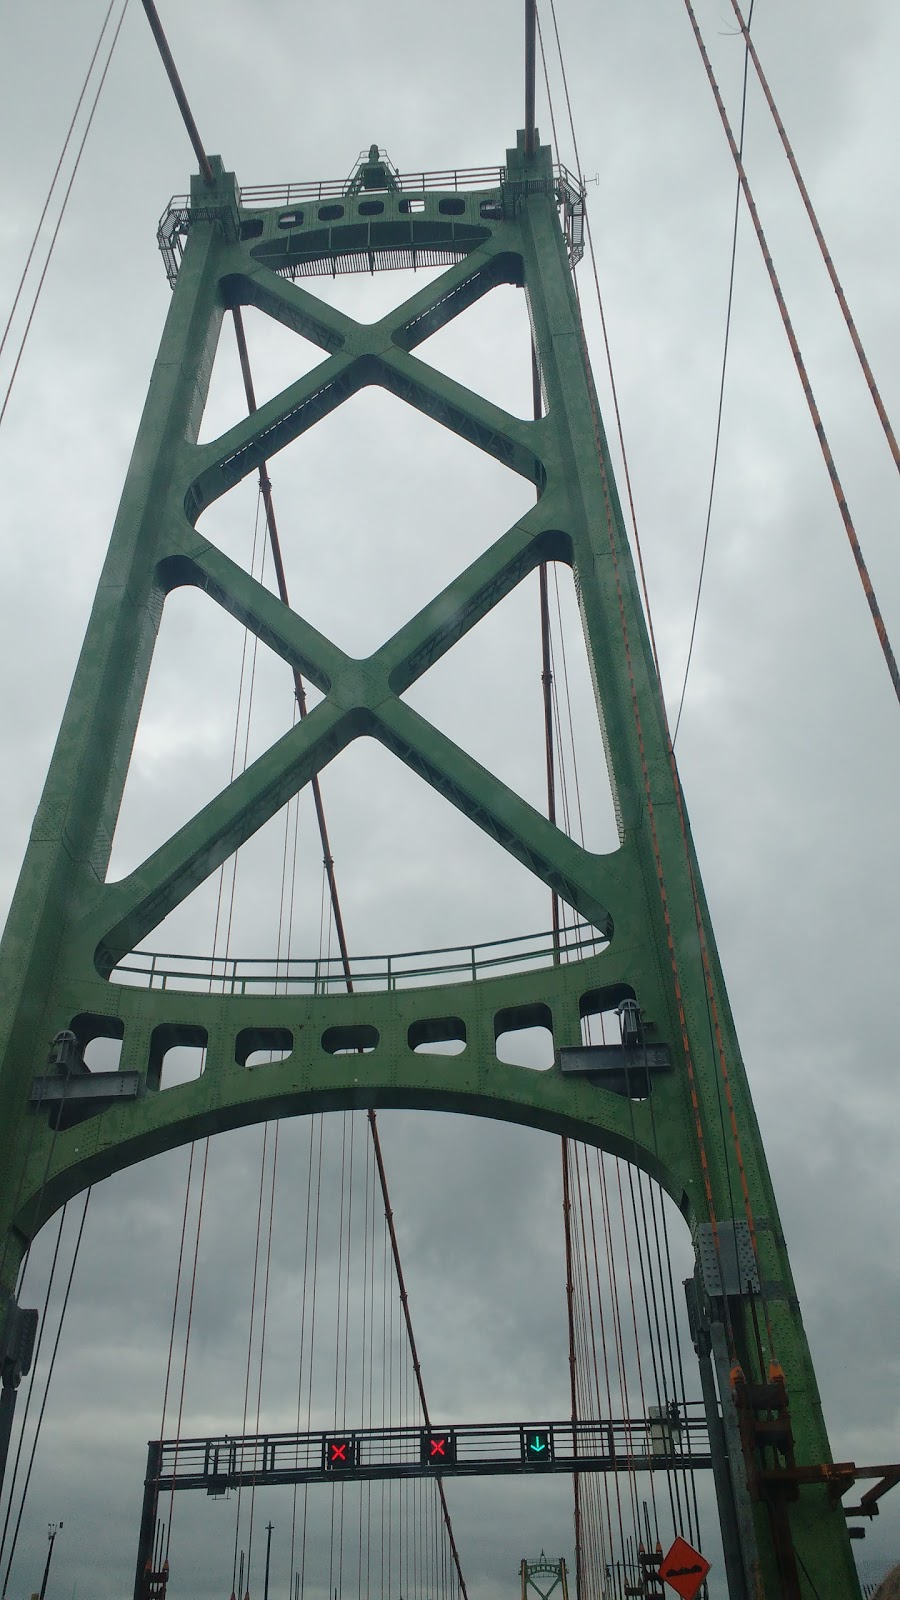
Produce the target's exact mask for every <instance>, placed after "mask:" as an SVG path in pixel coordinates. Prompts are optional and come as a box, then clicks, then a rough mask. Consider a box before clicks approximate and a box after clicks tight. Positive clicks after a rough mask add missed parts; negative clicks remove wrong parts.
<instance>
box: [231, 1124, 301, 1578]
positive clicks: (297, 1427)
mask: <svg viewBox="0 0 900 1600" xmlns="http://www.w3.org/2000/svg"><path fill="white" fill-rule="evenodd" d="M317 1120H320V1119H317V1118H316V1117H310V1119H309V1149H308V1151H307V1167H306V1208H305V1210H306V1222H305V1227H304V1238H303V1273H302V1284H303V1287H302V1291H301V1300H300V1353H299V1358H298V1362H297V1416H296V1423H295V1430H296V1432H297V1433H298V1434H299V1432H300V1414H301V1406H302V1396H303V1376H304V1371H303V1349H304V1330H305V1326H306V1297H307V1287H308V1270H309V1247H310V1244H309V1241H310V1219H311V1216H312V1174H313V1140H314V1136H315V1132H316V1122H317ZM320 1126H321V1123H320ZM298 1488H299V1485H298V1484H296V1483H295V1484H293V1486H292V1493H291V1545H290V1556H289V1561H288V1570H289V1571H290V1573H291V1581H292V1582H293V1574H294V1556H295V1553H296V1536H297V1490H298ZM232 1587H233V1585H232Z"/></svg>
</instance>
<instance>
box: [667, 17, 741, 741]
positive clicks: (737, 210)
mask: <svg viewBox="0 0 900 1600" xmlns="http://www.w3.org/2000/svg"><path fill="white" fill-rule="evenodd" d="M755 3H756V0H750V10H749V13H748V16H747V34H746V39H747V43H746V45H745V48H744V78H743V85H742V88H741V125H740V132H739V136H738V151H739V154H740V157H741V160H743V156H744V133H745V129H746V123H747V79H748V76H749V65H750V33H749V29H750V24H751V22H752V20H753V7H754V5H755ZM740 217H741V182H740V178H738V179H737V181H736V184H735V195H734V222H733V224H732V229H731V264H730V266H729V269H728V302H727V307H726V311H725V337H724V341H723V347H722V368H721V373H720V377H719V396H718V401H717V404H716V431H715V440H714V443H713V458H712V468H711V471H710V479H709V495H708V496H707V502H706V525H705V527H704V530H703V547H702V550H701V553H700V571H699V574H698V577H697V595H696V598H695V600H694V614H693V617H692V618H691V633H690V638H689V640H688V651H687V659H686V661H685V664H684V676H683V678H682V680H681V694H680V695H679V697H678V711H677V713H676V716H675V727H674V729H673V730H672V749H673V750H674V748H675V740H676V739H677V738H678V729H679V728H680V726H681V713H682V711H683V710H684V697H685V694H686V692H687V681H688V673H689V672H690V670H691V659H692V657H693V654H694V640H695V638H696V635H697V617H698V614H699V611H700V596H701V593H702V590H703V575H704V572H705V571H706V554H707V550H708V548H709V531H710V527H711V524H712V510H713V499H714V497H715V492H716V472H717V469H718V465H719V445H720V442H721V438H722V412H723V408H724V405H725V374H726V372H727V369H728V350H729V345H730V341H731V313H732V309H733V305H734V279H735V269H736V266H737V242H738V225H739V223H740Z"/></svg>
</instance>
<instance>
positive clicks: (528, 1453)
mask: <svg viewBox="0 0 900 1600" xmlns="http://www.w3.org/2000/svg"><path fill="white" fill-rule="evenodd" d="M522 1459H523V1460H524V1461H529V1462H531V1463H532V1465H534V1466H546V1464H547V1463H548V1462H549V1461H552V1460H553V1435H552V1433H551V1432H550V1429H549V1428H528V1429H527V1430H526V1429H524V1428H523V1430H522Z"/></svg>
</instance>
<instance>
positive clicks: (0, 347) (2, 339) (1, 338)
mask: <svg viewBox="0 0 900 1600" xmlns="http://www.w3.org/2000/svg"><path fill="white" fill-rule="evenodd" d="M115 3H116V0H109V5H108V6H107V8H106V14H105V16H104V18H103V21H102V23H101V24H100V32H99V33H98V35H97V43H96V44H95V45H94V53H93V55H92V56H91V59H90V62H89V63H88V69H87V72H86V73H85V75H84V82H83V83H82V85H81V93H80V94H79V96H78V99H77V101H76V102H75V110H74V111H73V112H72V118H71V121H70V122H69V126H68V128H67V130H66V136H65V138H64V140H63V146H62V149H61V151H60V153H59V156H58V158H57V162H56V166H55V167H54V169H53V177H52V178H51V179H50V187H49V189H48V190H47V195H46V199H45V200H44V204H43V206H42V208H41V214H40V216H39V217H38V220H37V225H36V227H35V230H34V233H33V235H32V239H31V244H30V246H29V249H28V255H27V256H26V258H25V265H24V267H23V268H22V273H21V276H20V278H19V282H18V284H17V286H16V292H15V294H14V296H13V302H12V305H11V306H10V309H9V315H8V317H7V319H6V323H5V325H4V328H3V333H2V335H0V356H2V354H3V351H4V350H5V348H6V341H7V339H8V338H9V330H10V328H11V327H12V324H13V318H14V317H15V314H16V310H17V309H18V305H19V300H20V299H21V297H22V290H23V289H24V287H25V280H26V278H27V277H28V271H29V268H30V266H31V263H32V260H33V259H34V252H35V250H36V249H37V243H38V240H39V238H40V236H41V229H42V227H43V226H44V221H45V219H46V216H47V212H48V211H49V209H50V201H51V200H52V199H53V191H54V189H55V188H56V182H57V179H58V178H59V174H60V172H61V171H62V164H63V162H64V160H65V158H66V151H67V150H68V148H69V144H70V142H71V139H72V134H73V132H74V129H75V123H76V122H77V121H78V113H79V111H80V110H81V107H82V103H83V101H84V97H85V95H86V94H87V89H88V84H89V83H90V81H91V73H92V72H93V70H94V66H95V64H96V61H97V57H98V55H99V54H100V46H101V44H102V43H103V35H104V33H105V32H106V29H107V25H108V23H109V19H110V16H111V15H112V9H113V6H114V5H115Z"/></svg>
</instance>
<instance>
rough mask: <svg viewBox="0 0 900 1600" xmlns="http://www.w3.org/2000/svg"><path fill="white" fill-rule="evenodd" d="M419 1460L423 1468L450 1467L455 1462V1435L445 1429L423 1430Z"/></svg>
mask: <svg viewBox="0 0 900 1600" xmlns="http://www.w3.org/2000/svg"><path fill="white" fill-rule="evenodd" d="M419 1459H420V1461H421V1462H422V1465H423V1466H425V1467H447V1466H452V1464H453V1463H454V1462H455V1460H456V1435H455V1434H454V1433H452V1432H449V1431H448V1430H447V1429H440V1428H438V1429H435V1428H423V1429H422V1432H421V1434H420V1435H419Z"/></svg>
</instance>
